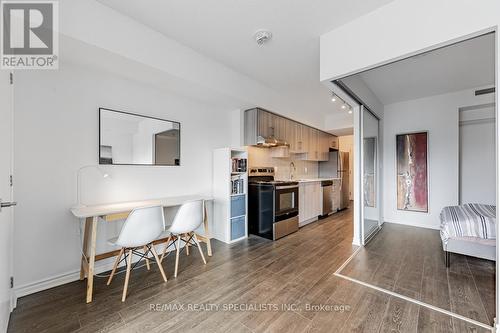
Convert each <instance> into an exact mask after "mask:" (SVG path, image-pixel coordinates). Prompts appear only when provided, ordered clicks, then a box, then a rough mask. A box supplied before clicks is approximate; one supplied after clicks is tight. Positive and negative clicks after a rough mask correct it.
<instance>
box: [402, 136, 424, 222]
mask: <svg viewBox="0 0 500 333" xmlns="http://www.w3.org/2000/svg"><path fill="white" fill-rule="evenodd" d="M427 145H428V140H427V132H419V133H408V134H398V135H396V164H397V166H396V167H397V180H396V182H397V183H396V186H397V201H398V202H397V206H398V210H405V211H414V212H425V213H427V212H428V205H429V201H428V199H429V198H428V196H429V192H428V179H427V178H428V174H427V170H428V168H427Z"/></svg>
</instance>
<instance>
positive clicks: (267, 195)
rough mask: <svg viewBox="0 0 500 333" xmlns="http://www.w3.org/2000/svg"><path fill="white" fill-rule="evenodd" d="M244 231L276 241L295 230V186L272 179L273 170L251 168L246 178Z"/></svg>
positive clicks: (296, 203)
mask: <svg viewBox="0 0 500 333" xmlns="http://www.w3.org/2000/svg"><path fill="white" fill-rule="evenodd" d="M248 194H249V196H248V231H249V232H250V233H251V234H254V235H258V236H261V237H265V238H269V239H273V240H276V239H279V238H281V237H284V236H286V235H289V234H291V233H293V232H295V231H297V230H299V183H298V182H294V181H278V180H274V168H272V167H259V168H251V169H250V170H249V177H248Z"/></svg>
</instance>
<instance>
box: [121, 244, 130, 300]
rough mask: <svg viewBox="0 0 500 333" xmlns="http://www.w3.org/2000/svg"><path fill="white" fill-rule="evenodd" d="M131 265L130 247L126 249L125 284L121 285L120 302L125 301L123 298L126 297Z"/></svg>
mask: <svg viewBox="0 0 500 333" xmlns="http://www.w3.org/2000/svg"><path fill="white" fill-rule="evenodd" d="M131 267H132V249H130V250H129V251H128V258H127V273H126V275H125V284H124V285H123V295H122V302H125V298H127V289H128V280H129V279H130V268H131Z"/></svg>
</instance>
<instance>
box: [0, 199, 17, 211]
mask: <svg viewBox="0 0 500 333" xmlns="http://www.w3.org/2000/svg"><path fill="white" fill-rule="evenodd" d="M12 206H17V202H15V201H6V202H3V201H2V199H0V212H1V211H2V208H8V207H12Z"/></svg>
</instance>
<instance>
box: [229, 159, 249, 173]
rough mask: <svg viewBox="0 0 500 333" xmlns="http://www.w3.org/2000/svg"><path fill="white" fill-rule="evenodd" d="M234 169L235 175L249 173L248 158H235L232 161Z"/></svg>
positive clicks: (232, 168)
mask: <svg viewBox="0 0 500 333" xmlns="http://www.w3.org/2000/svg"><path fill="white" fill-rule="evenodd" d="M231 161H232V167H231V170H232V172H234V173H238V172H247V159H246V158H237V157H233V158H232V159H231Z"/></svg>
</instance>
